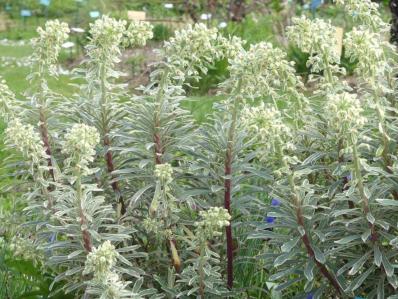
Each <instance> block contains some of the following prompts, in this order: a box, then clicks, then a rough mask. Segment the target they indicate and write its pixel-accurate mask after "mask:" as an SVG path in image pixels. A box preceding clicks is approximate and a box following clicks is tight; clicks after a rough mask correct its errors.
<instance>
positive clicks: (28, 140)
mask: <svg viewBox="0 0 398 299" xmlns="http://www.w3.org/2000/svg"><path fill="white" fill-rule="evenodd" d="M5 142H6V144H7V145H8V146H11V147H15V148H16V149H17V150H18V151H20V152H21V153H22V154H23V155H24V156H25V157H26V158H28V159H29V160H30V161H32V163H33V164H34V165H39V164H40V163H41V162H42V161H43V159H46V158H47V155H46V152H45V150H44V145H43V142H42V140H41V138H40V135H39V134H38V133H37V132H36V131H35V130H34V128H33V126H32V125H29V124H28V125H25V124H22V122H21V121H20V120H19V119H18V118H15V119H12V120H10V121H9V123H8V126H7V128H6V130H5Z"/></svg>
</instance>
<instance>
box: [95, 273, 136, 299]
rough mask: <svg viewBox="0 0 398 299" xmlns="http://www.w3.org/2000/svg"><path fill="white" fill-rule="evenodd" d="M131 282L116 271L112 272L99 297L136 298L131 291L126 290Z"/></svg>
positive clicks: (114, 298) (103, 298)
mask: <svg viewBox="0 0 398 299" xmlns="http://www.w3.org/2000/svg"><path fill="white" fill-rule="evenodd" d="M129 284H130V282H124V281H122V280H121V279H120V277H119V275H117V274H116V273H110V274H109V275H108V277H107V280H106V282H105V283H104V284H103V286H102V288H101V289H102V290H101V294H100V296H99V299H121V298H134V297H132V294H131V291H129V290H126V287H127V286H128V285H129Z"/></svg>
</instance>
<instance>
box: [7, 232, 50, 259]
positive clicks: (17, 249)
mask: <svg viewBox="0 0 398 299" xmlns="http://www.w3.org/2000/svg"><path fill="white" fill-rule="evenodd" d="M10 250H11V251H12V253H13V255H14V256H15V257H16V258H19V259H23V260H27V261H33V262H38V261H41V260H42V259H43V255H42V253H41V252H40V251H38V250H37V247H36V246H35V244H34V243H33V240H31V239H29V238H26V237H20V236H14V237H13V238H12V240H11V244H10Z"/></svg>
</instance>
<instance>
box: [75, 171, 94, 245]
mask: <svg viewBox="0 0 398 299" xmlns="http://www.w3.org/2000/svg"><path fill="white" fill-rule="evenodd" d="M75 173H76V197H77V201H78V202H77V204H78V208H79V216H80V226H81V227H83V226H84V228H83V229H82V237H83V247H84V249H86V251H87V252H91V251H92V248H93V245H92V241H91V236H90V233H89V232H88V229H87V219H86V216H85V215H84V211H83V208H82V192H83V189H82V181H81V174H80V171H79V170H76V172H75Z"/></svg>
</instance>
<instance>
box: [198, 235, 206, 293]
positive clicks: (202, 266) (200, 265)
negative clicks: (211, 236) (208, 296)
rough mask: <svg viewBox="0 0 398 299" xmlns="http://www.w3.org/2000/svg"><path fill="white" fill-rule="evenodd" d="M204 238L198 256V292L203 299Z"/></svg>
mask: <svg viewBox="0 0 398 299" xmlns="http://www.w3.org/2000/svg"><path fill="white" fill-rule="evenodd" d="M205 242H206V240H205V241H204V242H202V244H200V256H199V269H198V270H199V294H200V298H201V299H204V298H205V272H204V270H203V268H204V262H205V261H204V251H205V246H206V245H205V244H206V243H205Z"/></svg>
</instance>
